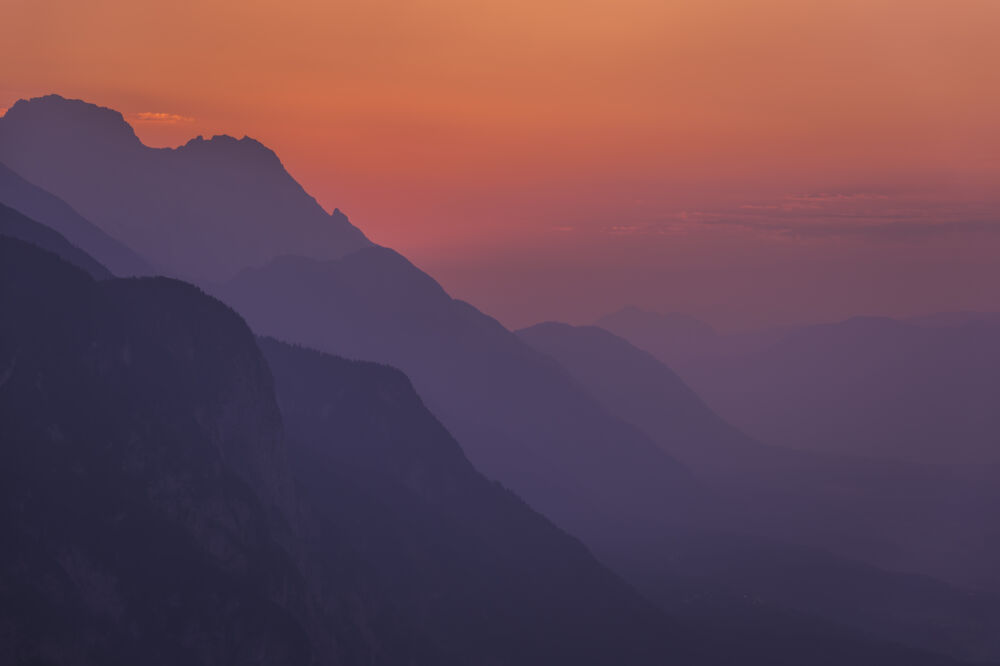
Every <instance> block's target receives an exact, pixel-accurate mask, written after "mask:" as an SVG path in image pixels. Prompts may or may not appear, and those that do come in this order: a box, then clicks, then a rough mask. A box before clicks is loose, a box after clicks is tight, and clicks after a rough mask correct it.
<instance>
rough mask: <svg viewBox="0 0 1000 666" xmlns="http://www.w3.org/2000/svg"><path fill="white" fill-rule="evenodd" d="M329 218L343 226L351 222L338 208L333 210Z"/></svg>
mask: <svg viewBox="0 0 1000 666" xmlns="http://www.w3.org/2000/svg"><path fill="white" fill-rule="evenodd" d="M330 217H331V218H333V219H334V220H336V221H338V222H344V223H345V224H350V222H351V221H350V220H349V219H347V216H346V215H344V213H343V212H342V211H341V210H340V209H339V208H334V209H333V212H332V213H330Z"/></svg>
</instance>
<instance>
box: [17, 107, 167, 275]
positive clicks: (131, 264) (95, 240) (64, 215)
mask: <svg viewBox="0 0 1000 666" xmlns="http://www.w3.org/2000/svg"><path fill="white" fill-rule="evenodd" d="M0 123H2V121H0ZM0 203H3V204H6V205H7V206H10V207H11V208H14V209H16V210H17V211H19V212H20V213H23V214H24V215H25V216H27V217H29V218H31V219H32V220H36V221H38V222H39V223H41V224H44V225H45V226H47V227H49V228H51V229H52V230H53V231H56V232H58V233H59V234H61V235H63V236H64V237H65V238H66V240H68V241H69V242H70V243H72V244H73V245H75V246H77V247H79V248H80V249H81V250H83V251H84V252H86V253H87V254H89V255H90V256H92V257H94V259H96V260H97V261H99V262H100V263H101V264H102V265H104V266H107V267H108V269H109V270H110V271H111V272H112V273H114V274H115V275H118V276H120V277H130V276H133V275H151V274H152V273H153V272H154V271H153V269H152V268H151V267H150V266H149V265H148V264H147V263H146V262H145V260H143V259H142V258H141V257H139V255H137V254H136V253H135V252H133V251H132V250H130V249H129V248H127V247H125V246H124V245H122V244H121V243H119V242H118V241H117V240H115V239H114V238H112V237H111V236H109V235H108V234H106V233H104V232H103V231H102V230H101V229H99V228H98V227H96V226H94V225H93V224H91V223H90V222H88V221H87V220H85V219H83V218H82V217H80V214H79V213H77V212H76V211H75V210H73V209H72V208H70V206H69V205H68V204H67V203H66V202H65V201H62V200H61V199H59V198H58V197H56V196H54V195H52V194H49V193H48V192H46V191H45V190H43V189H41V188H38V187H35V186H34V185H32V184H31V183H29V182H28V181H26V180H25V179H23V178H21V177H20V176H19V175H17V174H16V173H14V172H13V171H11V170H10V169H8V168H7V167H6V166H4V165H3V164H0Z"/></svg>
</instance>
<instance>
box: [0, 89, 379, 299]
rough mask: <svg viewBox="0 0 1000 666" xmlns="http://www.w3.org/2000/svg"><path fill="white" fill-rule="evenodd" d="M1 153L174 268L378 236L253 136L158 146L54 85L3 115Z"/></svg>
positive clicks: (232, 267)
mask: <svg viewBox="0 0 1000 666" xmlns="http://www.w3.org/2000/svg"><path fill="white" fill-rule="evenodd" d="M0 162H3V163H5V164H6V165H7V166H8V167H9V168H11V169H13V170H14V171H16V172H17V173H18V174H20V175H21V176H23V177H24V178H25V179H27V180H28V181H30V182H31V183H34V184H35V185H37V186H39V187H41V188H43V189H45V190H47V191H49V192H52V193H54V194H56V195H57V196H59V197H60V198H62V199H63V200H65V201H66V202H67V203H68V204H69V205H70V206H72V207H73V208H74V209H75V210H76V211H78V212H79V213H80V214H81V215H82V216H83V217H84V218H86V219H88V220H90V221H91V222H93V223H94V224H96V225H98V226H99V227H100V228H101V229H103V230H104V231H105V232H106V233H108V234H111V235H112V236H114V237H115V238H118V239H120V240H122V241H123V242H125V243H126V244H127V245H128V246H129V247H131V248H134V249H135V250H136V251H138V252H139V253H141V254H142V255H143V256H144V257H147V258H148V259H149V260H150V261H151V262H152V263H154V264H155V265H156V266H158V267H159V268H161V269H162V270H164V271H166V272H168V273H170V274H172V275H178V276H185V277H190V278H195V279H201V280H218V279H224V278H226V277H230V276H232V275H233V274H235V273H236V272H237V271H239V270H240V269H241V268H244V267H247V266H256V265H260V264H263V263H266V262H267V261H269V260H270V259H272V258H273V257H275V256H278V255H282V254H300V255H304V256H311V257H316V258H321V259H330V258H336V257H340V256H343V255H344V254H346V253H348V252H351V251H354V250H357V249H359V248H361V247H365V246H367V245H370V243H369V241H368V240H367V239H366V238H365V237H364V234H362V233H361V232H360V231H359V230H358V229H357V228H355V227H354V226H352V225H351V224H350V223H349V222H348V221H347V218H346V217H345V216H343V215H342V214H341V213H340V212H339V211H335V213H334V214H333V215H327V214H326V212H325V211H324V210H323V209H322V208H321V207H320V206H319V204H317V203H316V201H315V200H314V199H313V198H312V197H310V196H309V195H308V194H306V192H305V191H304V190H303V189H302V187H301V186H300V185H299V184H298V183H297V182H295V180H294V179H292V177H291V176H290V175H288V172H287V171H285V169H284V167H283V166H282V164H281V162H280V161H279V160H278V158H277V156H276V155H275V154H274V153H273V152H271V151H270V150H268V149H267V148H265V147H264V146H263V145H261V144H260V143H258V142H257V141H254V140H253V139H249V138H246V137H244V138H243V139H239V140H237V139H234V138H232V137H228V136H216V137H213V138H212V139H207V140H206V139H202V138H201V137H198V138H196V139H192V140H191V141H189V142H188V143H187V144H185V145H183V146H181V147H179V148H174V149H169V148H164V149H155V148H149V147H147V146H145V145H143V144H142V143H141V142H140V141H139V139H138V137H136V135H135V132H134V131H133V130H132V128H131V127H130V126H129V125H128V123H126V122H125V119H124V118H123V117H122V115H121V114H120V113H118V112H117V111H113V110H111V109H106V108H103V107H98V106H94V105H92V104H87V103H85V102H81V101H78V100H67V99H64V98H62V97H59V96H57V95H50V96H48V97H41V98H36V99H32V100H27V101H25V100H20V101H18V102H16V103H15V104H14V105H13V106H12V107H11V108H10V109H8V110H7V113H6V115H4V116H3V118H0ZM15 207H16V206H15ZM22 212H27V211H22ZM35 212H37V211H35ZM31 214H34V212H32V213H31ZM39 217H41V216H39ZM54 226H55V225H54ZM80 244H81V245H84V244H83V243H80Z"/></svg>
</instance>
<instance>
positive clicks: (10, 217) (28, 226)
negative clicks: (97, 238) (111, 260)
mask: <svg viewBox="0 0 1000 666" xmlns="http://www.w3.org/2000/svg"><path fill="white" fill-rule="evenodd" d="M0 235H3V236H9V237H11V238H17V239H18V240H22V241H24V242H26V243H31V244H32V245H37V246H38V247H40V248H43V249H45V250H48V251H49V252H51V253H53V254H55V255H57V256H58V257H60V258H61V259H63V260H64V261H66V262H68V263H71V264H73V265H74V266H76V267H78V268H81V269H83V270H84V271H85V272H86V273H87V274H88V275H90V277H92V278H94V279H95V280H104V279H106V278H109V277H111V271H109V270H108V269H107V268H105V267H104V266H103V265H101V264H100V263H99V262H97V261H96V260H95V259H94V258H93V257H92V256H90V255H89V254H87V253H86V252H84V251H83V250H81V249H80V248H78V247H77V246H75V245H73V244H72V243H70V242H69V241H68V240H66V239H65V238H64V237H63V236H62V235H61V234H59V233H58V232H56V231H54V230H53V229H50V228H49V227H47V226H45V225H43V224H39V223H38V222H35V221H34V220H31V219H29V218H27V217H25V216H24V215H22V214H21V213H19V212H17V211H16V210H14V209H13V208H8V207H7V206H5V205H3V204H0Z"/></svg>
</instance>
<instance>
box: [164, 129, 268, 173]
mask: <svg viewBox="0 0 1000 666" xmlns="http://www.w3.org/2000/svg"><path fill="white" fill-rule="evenodd" d="M176 150H177V152H180V153H184V154H188V155H195V156H198V157H205V158H213V157H218V158H224V159H236V160H239V161H241V162H249V163H258V164H260V163H267V164H269V165H272V166H277V167H280V168H282V169H284V167H283V166H282V164H281V160H280V159H278V156H277V154H275V152H274V151H273V150H271V149H270V148H268V147H267V146H265V145H264V144H263V143H261V142H260V141H258V140H257V139H253V138H251V137H249V136H245V135H244V136H243V138H242V139H237V138H236V137H234V136H230V135H229V134H216V135H215V136H213V137H212V138H210V139H206V138H205V137H204V136H202V135H200V134H199V135H198V136H196V137H195V138H193V139H191V140H189V141H188V142H187V143H185V144H184V145H183V146H180V147H179V148H177V149H176Z"/></svg>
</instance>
